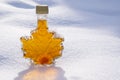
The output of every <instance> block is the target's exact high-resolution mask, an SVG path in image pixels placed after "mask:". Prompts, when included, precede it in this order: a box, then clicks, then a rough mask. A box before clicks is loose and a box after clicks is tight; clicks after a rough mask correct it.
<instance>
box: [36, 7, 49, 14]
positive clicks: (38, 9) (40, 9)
mask: <svg viewBox="0 0 120 80" xmlns="http://www.w3.org/2000/svg"><path fill="white" fill-rule="evenodd" d="M48 12H49V11H48V6H47V5H38V6H36V14H48Z"/></svg>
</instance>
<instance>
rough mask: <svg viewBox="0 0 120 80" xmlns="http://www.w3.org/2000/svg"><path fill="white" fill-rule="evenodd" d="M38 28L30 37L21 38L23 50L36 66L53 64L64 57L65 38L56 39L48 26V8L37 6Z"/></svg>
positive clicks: (25, 55)
mask: <svg viewBox="0 0 120 80" xmlns="http://www.w3.org/2000/svg"><path fill="white" fill-rule="evenodd" d="M36 14H37V28H36V29H35V30H33V31H32V32H31V36H30V37H21V39H20V40H21V42H22V50H23V52H24V57H25V58H30V59H31V60H32V61H33V62H34V63H35V64H41V65H44V64H52V63H54V60H55V59H56V58H58V57H60V56H61V55H62V50H63V46H62V42H63V38H60V37H56V36H55V35H56V34H55V33H54V32H50V31H49V30H48V26H47V14H48V6H41V5H40V6H36Z"/></svg>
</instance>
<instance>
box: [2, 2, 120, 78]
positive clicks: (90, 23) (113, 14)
mask: <svg viewBox="0 0 120 80" xmlns="http://www.w3.org/2000/svg"><path fill="white" fill-rule="evenodd" d="M39 3H46V4H48V5H49V6H50V13H49V19H48V24H49V29H50V30H54V31H56V32H57V33H59V34H61V36H63V37H64V38H65V41H64V51H63V55H62V57H61V58H59V59H57V60H56V62H55V64H54V65H52V66H38V65H37V66H36V65H34V64H32V63H30V60H29V59H24V58H23V53H22V51H21V42H20V40H19V39H20V37H21V36H28V35H30V31H31V30H33V29H35V26H36V22H37V21H36V14H35V10H34V9H35V5H37V4H39ZM94 3H96V4H94ZM118 4H119V1H118V0H114V1H113V0H110V1H109V2H108V1H104V0H100V1H99V0H98V1H96V0H92V1H89V0H78V1H76V2H74V0H70V1H67V0H51V1H50V0H45V1H41V0H19V1H17V0H11V1H10V0H1V1H0V7H1V8H0V18H1V19H0V28H1V29H0V80H119V79H120V34H119V30H120V28H119V25H120V24H119V18H120V15H119V11H120V10H119V8H118V7H119V5H118ZM112 5H115V6H112Z"/></svg>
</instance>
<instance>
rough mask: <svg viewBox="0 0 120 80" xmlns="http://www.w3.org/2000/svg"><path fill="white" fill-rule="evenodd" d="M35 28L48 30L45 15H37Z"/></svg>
mask: <svg viewBox="0 0 120 80" xmlns="http://www.w3.org/2000/svg"><path fill="white" fill-rule="evenodd" d="M37 28H38V29H48V27H47V14H37Z"/></svg>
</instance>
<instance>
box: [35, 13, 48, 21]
mask: <svg viewBox="0 0 120 80" xmlns="http://www.w3.org/2000/svg"><path fill="white" fill-rule="evenodd" d="M37 20H47V14H37Z"/></svg>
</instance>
